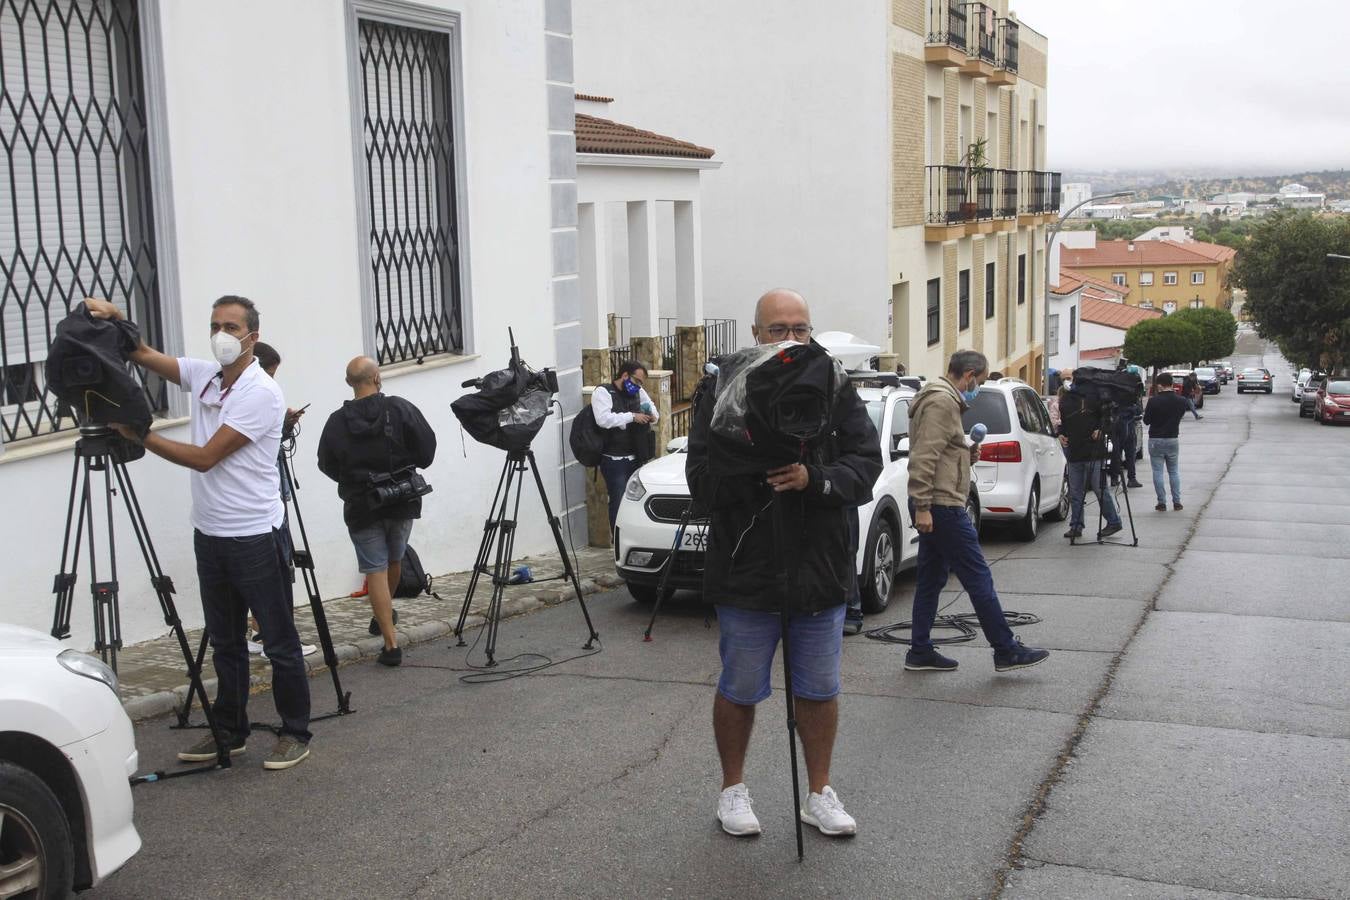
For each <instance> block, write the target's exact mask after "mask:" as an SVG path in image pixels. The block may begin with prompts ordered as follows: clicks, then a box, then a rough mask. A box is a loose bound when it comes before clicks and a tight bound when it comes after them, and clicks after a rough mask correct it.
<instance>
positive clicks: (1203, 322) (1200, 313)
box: [1168, 307, 1237, 365]
mask: <svg viewBox="0 0 1350 900" xmlns="http://www.w3.org/2000/svg"><path fill="white" fill-rule="evenodd" d="M1168 318H1169V319H1171V320H1172V321H1179V322H1188V323H1190V324H1191V325H1194V326H1195V327H1196V328H1197V329H1199V331H1200V343H1199V345H1198V346H1197V347H1196V348H1195V349H1196V355H1195V356H1194V357H1191V358H1190V362H1191V364H1192V365H1195V364H1197V363H1199V362H1200V360H1202V359H1211V360H1212V359H1223V358H1224V357H1225V356H1229V355H1231V354H1232V352H1233V351H1234V350H1235V349H1237V319H1235V318H1233V314H1232V313H1230V312H1229V311H1228V310H1226V309H1210V308H1208V307H1202V308H1200V309H1182V310H1178V311H1176V312H1175V313H1173V314H1172V315H1171V316H1169V317H1168Z"/></svg>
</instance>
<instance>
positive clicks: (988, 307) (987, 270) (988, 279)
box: [984, 263, 994, 319]
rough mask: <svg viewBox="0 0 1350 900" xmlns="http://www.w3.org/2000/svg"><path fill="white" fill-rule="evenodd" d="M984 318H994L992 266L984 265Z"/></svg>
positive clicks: (990, 264)
mask: <svg viewBox="0 0 1350 900" xmlns="http://www.w3.org/2000/svg"><path fill="white" fill-rule="evenodd" d="M984 317H985V318H986V319H992V318H993V317H994V264H993V263H985V264H984Z"/></svg>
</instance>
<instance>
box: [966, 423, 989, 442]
mask: <svg viewBox="0 0 1350 900" xmlns="http://www.w3.org/2000/svg"><path fill="white" fill-rule="evenodd" d="M988 434H989V429H988V428H986V427H985V424H984V423H983V422H976V423H975V424H974V425H973V426H971V429H970V442H971V443H972V444H974V445H975V446H977V447H978V446H979V445H980V442H981V441H983V440H984V438H985V436H986V435H988Z"/></svg>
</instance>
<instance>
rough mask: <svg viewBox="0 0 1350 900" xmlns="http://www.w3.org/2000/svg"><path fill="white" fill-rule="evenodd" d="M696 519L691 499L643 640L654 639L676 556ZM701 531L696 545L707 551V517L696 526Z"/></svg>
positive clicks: (681, 517)
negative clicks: (653, 634) (657, 619)
mask: <svg viewBox="0 0 1350 900" xmlns="http://www.w3.org/2000/svg"><path fill="white" fill-rule="evenodd" d="M693 518H694V499H693V498H692V497H690V498H689V503H688V505H687V506H685V508H684V512H682V513H680V524H679V525H677V526H676V528H675V540H674V542H673V543H672V544H671V545H670V556H668V557H666V564H665V567H664V568H662V570H661V579H660V580H659V581H658V582H657V584H656V602H655V603H654V604H652V618H651V621H649V622H648V623H647V630H646V631H644V632H642V639H643V640H644V641H650V640H651V639H652V628H653V627H654V626H655V625H656V616H657V614H658V613H660V612H661V604H662V603H664V602H665V600H666V588H667V586H668V585H669V584H670V573H671V570H672V569H674V568H675V556H676V554H678V553H679V552H680V547H681V546H682V545H683V544H684V535H685V532H686V531H687V530H688V529H689V523H690V521H691V520H692V519H693ZM695 527H697V528H698V529H699V532H698V540H697V541H696V544H697V546H698V548H699V550H700V551H702V550H705V549H707V537H708V521H707V518H706V517H705V516H699V522H698V524H697V525H696V526H695Z"/></svg>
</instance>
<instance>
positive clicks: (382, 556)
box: [348, 519, 413, 575]
mask: <svg viewBox="0 0 1350 900" xmlns="http://www.w3.org/2000/svg"><path fill="white" fill-rule="evenodd" d="M412 525H413V520H412V519H381V520H380V521H378V522H376V523H375V524H374V525H367V526H366V527H365V528H353V529H350V530H349V531H348V533H349V534H350V535H351V537H352V546H353V547H355V548H356V566H357V568H358V569H359V570H360V571H361V574H362V575H369V574H370V573H371V572H383V571H384V570H385V569H387V568H389V564H390V563H396V562H402V561H403V551H404V550H405V549H407V547H408V535H410V534H412Z"/></svg>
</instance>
